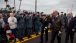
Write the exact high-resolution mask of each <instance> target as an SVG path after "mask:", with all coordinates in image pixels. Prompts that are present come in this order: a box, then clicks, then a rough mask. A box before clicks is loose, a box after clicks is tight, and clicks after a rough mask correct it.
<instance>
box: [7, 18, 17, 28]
mask: <svg viewBox="0 0 76 43" xmlns="http://www.w3.org/2000/svg"><path fill="white" fill-rule="evenodd" d="M8 23H9V26H10V29H15V28H17V19H16V18H15V17H9V18H8Z"/></svg>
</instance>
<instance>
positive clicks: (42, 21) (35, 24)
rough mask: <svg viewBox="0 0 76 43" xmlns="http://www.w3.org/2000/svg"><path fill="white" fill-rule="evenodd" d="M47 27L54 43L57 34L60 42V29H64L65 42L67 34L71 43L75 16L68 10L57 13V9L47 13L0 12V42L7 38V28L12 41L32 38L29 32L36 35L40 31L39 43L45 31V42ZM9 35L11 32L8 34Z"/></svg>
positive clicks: (75, 20) (75, 22)
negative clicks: (67, 11)
mask: <svg viewBox="0 0 76 43" xmlns="http://www.w3.org/2000/svg"><path fill="white" fill-rule="evenodd" d="M48 29H51V30H52V32H51V33H52V36H50V37H51V42H50V43H54V40H55V37H56V36H57V41H58V43H61V36H62V31H63V29H65V32H66V36H65V43H68V40H69V36H70V39H71V43H73V39H74V33H75V29H76V17H73V14H72V13H71V12H70V13H68V14H67V16H66V13H65V14H61V15H60V14H59V13H58V11H57V10H55V11H53V13H52V14H50V15H47V14H43V12H42V13H39V12H37V13H34V12H31V13H30V12H24V13H21V14H14V13H9V14H8V15H4V14H2V13H0V42H1V41H3V40H7V33H9V32H6V31H7V30H11V32H12V37H13V35H14V41H15V42H16V39H17V38H18V39H19V40H20V41H21V40H23V37H26V36H27V37H28V38H32V37H31V34H36V36H38V35H39V34H38V33H39V32H41V37H40V40H41V41H40V43H42V42H43V33H44V31H45V38H46V40H45V41H46V42H48ZM10 36H11V34H10Z"/></svg>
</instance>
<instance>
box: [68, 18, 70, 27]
mask: <svg viewBox="0 0 76 43" xmlns="http://www.w3.org/2000/svg"><path fill="white" fill-rule="evenodd" d="M69 26H70V19H68V27H69Z"/></svg>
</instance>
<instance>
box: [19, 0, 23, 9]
mask: <svg viewBox="0 0 76 43" xmlns="http://www.w3.org/2000/svg"><path fill="white" fill-rule="evenodd" d="M19 1H20V5H19V10H20V7H21V1H22V0H19Z"/></svg>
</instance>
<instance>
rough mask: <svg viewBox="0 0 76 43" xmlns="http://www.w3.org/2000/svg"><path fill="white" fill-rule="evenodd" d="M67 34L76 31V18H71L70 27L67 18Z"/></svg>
mask: <svg viewBox="0 0 76 43" xmlns="http://www.w3.org/2000/svg"><path fill="white" fill-rule="evenodd" d="M65 28H66V29H65V32H68V31H69V32H72V29H75V28H76V20H75V19H74V18H71V20H70V24H69V27H68V18H66V21H65Z"/></svg>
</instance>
